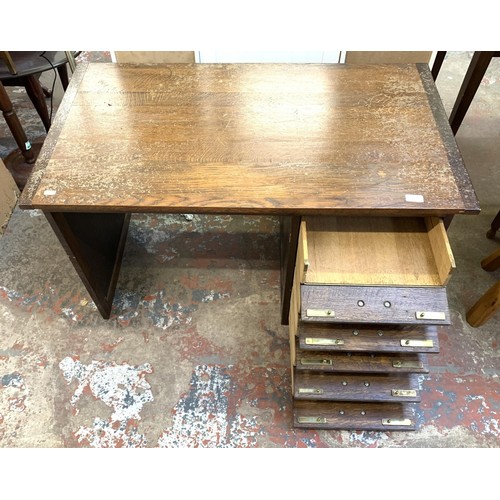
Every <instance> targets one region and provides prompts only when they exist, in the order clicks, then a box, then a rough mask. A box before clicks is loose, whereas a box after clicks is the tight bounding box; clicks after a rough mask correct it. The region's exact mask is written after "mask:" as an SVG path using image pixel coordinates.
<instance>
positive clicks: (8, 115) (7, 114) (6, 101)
mask: <svg viewBox="0 0 500 500" xmlns="http://www.w3.org/2000/svg"><path fill="white" fill-rule="evenodd" d="M0 109H1V110H2V113H3V116H4V118H5V121H6V122H7V125H8V127H9V129H10V131H11V133H12V135H13V137H14V140H15V141H16V144H17V147H18V148H19V149H20V150H21V153H22V154H23V157H24V159H25V160H26V163H35V155H34V153H33V151H32V150H31V143H30V141H28V138H27V137H26V134H25V132H24V129H23V127H22V125H21V122H20V121H19V118H18V117H17V115H16V112H15V111H14V109H13V107H12V102H11V100H10V98H9V95H8V94H7V91H6V90H5V87H4V86H3V84H2V82H0Z"/></svg>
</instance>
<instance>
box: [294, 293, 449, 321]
mask: <svg viewBox="0 0 500 500" xmlns="http://www.w3.org/2000/svg"><path fill="white" fill-rule="evenodd" d="M317 310H325V311H326V310H328V311H330V312H331V314H330V315H328V316H327V315H324V316H319V315H318V314H317ZM421 312H426V313H427V312H430V313H439V314H443V317H442V319H436V318H435V317H430V318H427V319H426V317H421V315H420V313H421ZM301 319H302V321H304V322H310V321H314V322H327V323H387V324H419V325H429V324H443V325H449V324H450V312H449V308H448V297H447V295H446V288H445V287H432V288H427V287H393V286H386V287H384V286H348V285H339V286H329V285H302V286H301Z"/></svg>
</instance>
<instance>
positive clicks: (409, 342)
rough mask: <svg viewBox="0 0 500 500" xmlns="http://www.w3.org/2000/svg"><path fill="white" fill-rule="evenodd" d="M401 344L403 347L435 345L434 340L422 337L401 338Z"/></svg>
mask: <svg viewBox="0 0 500 500" xmlns="http://www.w3.org/2000/svg"><path fill="white" fill-rule="evenodd" d="M401 345H402V346H403V347H434V341H433V340H428V339H422V340H413V339H401Z"/></svg>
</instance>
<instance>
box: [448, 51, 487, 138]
mask: <svg viewBox="0 0 500 500" xmlns="http://www.w3.org/2000/svg"><path fill="white" fill-rule="evenodd" d="M494 54H495V52H474V55H473V56H472V60H471V62H470V64H469V68H468V69H467V73H466V74H465V78H464V81H463V82H462V86H461V87H460V91H459V92H458V96H457V100H456V101H455V105H454V106H453V109H452V111H451V114H450V125H451V129H452V131H453V134H456V133H457V131H458V129H459V128H460V124H461V123H462V120H463V119H464V117H465V114H466V113H467V110H468V109H469V106H470V104H471V102H472V99H474V95H475V94H476V91H477V89H478V87H479V84H480V83H481V80H482V79H483V76H484V74H485V73H486V70H487V69H488V66H489V64H490V61H491V58H492V57H493V55H494Z"/></svg>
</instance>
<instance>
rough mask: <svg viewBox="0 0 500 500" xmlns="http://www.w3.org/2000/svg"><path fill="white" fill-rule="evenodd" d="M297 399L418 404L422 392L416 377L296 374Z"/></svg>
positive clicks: (408, 375)
mask: <svg viewBox="0 0 500 500" xmlns="http://www.w3.org/2000/svg"><path fill="white" fill-rule="evenodd" d="M294 398H295V399H296V400H301V399H305V400H316V401H321V400H326V401H364V402H373V403H377V402H378V403H382V402H393V403H394V402H399V403H402V402H404V403H418V402H420V391H419V388H418V383H417V379H416V377H415V376H414V375H413V374H406V375H388V374H384V375H374V374H355V375H353V374H330V373H317V372H304V371H296V372H295V388H294Z"/></svg>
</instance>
